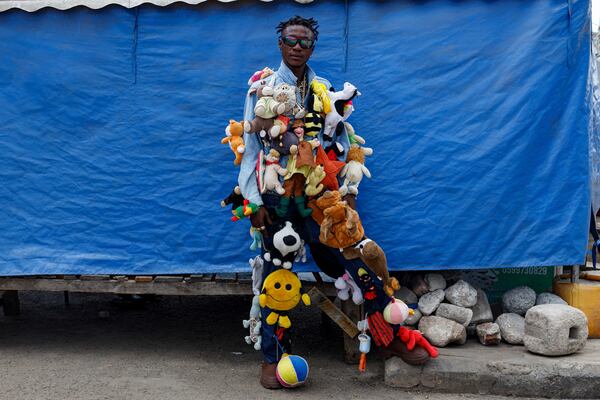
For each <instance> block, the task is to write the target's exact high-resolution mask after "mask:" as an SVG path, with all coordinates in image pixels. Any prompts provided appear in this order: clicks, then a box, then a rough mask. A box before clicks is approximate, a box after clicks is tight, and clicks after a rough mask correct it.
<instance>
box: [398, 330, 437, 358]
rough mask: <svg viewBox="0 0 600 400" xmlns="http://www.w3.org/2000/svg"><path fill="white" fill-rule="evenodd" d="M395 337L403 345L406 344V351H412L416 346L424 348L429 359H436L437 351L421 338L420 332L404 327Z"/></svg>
mask: <svg viewBox="0 0 600 400" xmlns="http://www.w3.org/2000/svg"><path fill="white" fill-rule="evenodd" d="M397 336H398V337H399V338H400V340H402V342H403V343H405V344H406V348H407V349H408V351H412V350H413V349H414V348H415V346H416V345H419V346H420V347H422V348H424V349H425V350H426V351H427V353H429V355H430V356H431V358H436V357H437V356H438V355H439V354H440V353H439V352H438V349H436V348H435V347H433V346H432V345H431V344H430V343H429V342H428V341H427V339H425V338H424V337H423V335H422V334H421V332H419V331H417V330H411V329H408V328H406V327H404V326H401V327H400V329H399V330H398V334H397Z"/></svg>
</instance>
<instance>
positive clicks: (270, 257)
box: [264, 221, 304, 269]
mask: <svg viewBox="0 0 600 400" xmlns="http://www.w3.org/2000/svg"><path fill="white" fill-rule="evenodd" d="M271 229H272V232H271V235H269V236H267V237H265V238H264V246H265V249H266V250H267V251H266V252H265V255H264V258H265V261H270V262H272V263H273V265H275V266H277V267H279V266H281V267H283V268H285V269H290V268H292V263H293V262H294V260H295V258H296V256H297V255H298V253H299V252H300V248H301V247H303V246H304V241H303V240H302V239H300V235H298V232H296V231H295V230H294V228H293V226H292V223H291V222H290V221H280V222H278V223H274V224H273V225H272V226H271Z"/></svg>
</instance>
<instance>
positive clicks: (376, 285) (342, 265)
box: [261, 195, 390, 363]
mask: <svg viewBox="0 0 600 400" xmlns="http://www.w3.org/2000/svg"><path fill="white" fill-rule="evenodd" d="M263 202H264V205H265V207H267V209H268V210H269V213H270V215H271V218H272V219H273V221H275V220H277V219H279V218H278V217H277V215H276V214H275V212H274V209H275V207H277V205H278V204H279V196H272V195H263ZM285 219H286V220H290V221H292V223H294V225H295V228H296V229H297V230H298V233H299V235H300V237H301V238H302V239H303V240H304V241H305V242H306V244H308V246H309V249H310V252H311V255H312V257H313V259H314V260H315V263H316V264H317V266H318V267H319V269H320V270H321V271H322V272H324V273H325V274H327V275H329V276H330V277H332V278H334V279H336V278H339V277H340V276H342V275H343V274H344V272H346V271H347V272H348V273H349V274H350V275H351V276H352V279H354V281H355V282H356V283H357V284H358V286H359V287H361V284H360V282H361V280H360V277H359V276H358V270H359V268H364V269H365V270H366V271H367V272H368V273H369V276H370V277H371V281H372V285H370V287H371V289H370V291H371V292H374V293H375V296H376V297H375V299H373V300H366V301H365V303H364V305H365V311H366V312H368V313H371V312H375V311H381V310H383V308H384V307H385V306H386V305H387V303H389V301H390V298H389V297H388V296H387V295H386V294H385V293H384V291H383V283H382V282H381V280H379V279H378V278H377V276H376V275H375V274H374V273H373V272H372V271H371V270H370V269H369V268H367V267H366V266H365V265H364V263H363V262H362V261H361V260H360V259H355V260H346V259H345V258H344V256H343V255H342V252H341V251H339V250H338V249H334V248H331V247H328V246H326V245H324V244H322V243H321V242H320V241H319V232H320V227H319V225H318V224H317V223H316V222H315V221H314V220H313V219H312V217H308V218H302V217H300V216H299V214H298V213H297V212H296V211H295V209H294V207H293V206H291V207H290V212H289V213H288V216H286V218H285ZM263 251H264V250H263ZM263 256H264V254H263ZM263 258H264V257H263ZM279 268H281V267H277V266H275V265H273V263H272V262H268V261H265V262H264V271H263V281H264V279H265V278H266V277H267V275H269V274H270V273H271V272H273V271H275V270H277V269H279ZM361 289H362V287H361ZM364 294H365V291H364V290H363V295H364ZM270 313H271V310H270V309H269V308H267V307H264V308H261V320H262V345H261V349H262V352H263V356H264V360H265V362H267V363H275V362H277V361H279V359H280V358H281V355H282V349H281V347H283V348H284V349H285V351H286V352H288V351H290V349H288V348H287V344H286V343H287V340H282V341H280V343H279V344H278V343H277V338H276V329H277V324H275V325H268V324H267V322H266V320H267V316H268V315H269V314H270ZM292 324H293V322H292ZM280 345H281V347H280Z"/></svg>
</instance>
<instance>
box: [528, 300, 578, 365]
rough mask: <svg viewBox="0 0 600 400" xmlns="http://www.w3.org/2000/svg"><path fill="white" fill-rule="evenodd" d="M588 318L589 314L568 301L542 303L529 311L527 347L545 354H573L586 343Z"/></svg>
mask: <svg viewBox="0 0 600 400" xmlns="http://www.w3.org/2000/svg"><path fill="white" fill-rule="evenodd" d="M587 337H588V320H587V317H586V316H585V314H584V313H583V312H582V311H581V310H579V309H577V308H575V307H571V306H567V305H564V304H542V305H539V306H535V307H532V308H530V309H529V311H527V314H525V337H524V338H523V343H524V344H525V348H526V349H527V350H528V351H530V352H532V353H536V354H541V355H544V356H564V355H567V354H573V353H575V352H577V351H579V350H581V349H583V347H584V346H585V343H586V341H587Z"/></svg>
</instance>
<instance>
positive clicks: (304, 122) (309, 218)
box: [238, 16, 437, 389]
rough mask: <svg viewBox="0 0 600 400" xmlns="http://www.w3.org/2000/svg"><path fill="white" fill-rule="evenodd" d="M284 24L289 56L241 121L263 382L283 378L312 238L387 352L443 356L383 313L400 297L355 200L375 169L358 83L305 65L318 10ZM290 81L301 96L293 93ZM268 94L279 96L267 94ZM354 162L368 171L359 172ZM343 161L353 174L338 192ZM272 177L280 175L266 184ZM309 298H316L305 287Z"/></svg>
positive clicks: (254, 93)
mask: <svg viewBox="0 0 600 400" xmlns="http://www.w3.org/2000/svg"><path fill="white" fill-rule="evenodd" d="M276 30H277V34H278V43H279V49H280V51H281V57H282V62H281V65H280V66H279V69H278V70H277V71H274V72H273V71H272V70H270V69H263V70H262V71H267V70H268V72H269V73H268V74H267V73H262V72H261V71H259V72H261V73H260V74H258V73H255V74H254V75H252V78H251V79H250V80H249V85H250V89H249V90H248V95H247V97H246V104H245V111H244V120H243V122H242V125H244V127H245V129H244V130H245V134H244V143H245V151H244V154H243V158H242V162H241V168H240V173H239V178H238V183H239V187H240V190H241V193H242V196H243V198H244V199H245V200H246V201H248V202H249V203H251V204H254V205H256V207H257V208H256V209H255V211H254V212H253V214H252V215H250V220H251V223H252V227H253V228H254V229H255V230H256V231H258V232H260V233H261V234H262V235H263V237H264V240H262V247H263V248H262V258H263V261H264V263H263V271H262V276H261V277H260V278H261V282H254V284H255V285H259V286H260V287H262V288H263V289H262V292H261V298H260V306H261V310H260V313H261V324H260V327H261V341H260V349H261V351H262V352H263V356H264V362H263V364H262V366H261V376H260V383H261V384H262V385H263V386H264V387H265V388H268V389H278V388H281V387H282V384H281V379H278V377H280V375H278V374H279V373H278V369H277V363H278V361H280V359H281V357H282V356H283V354H285V353H287V352H289V349H288V348H287V346H288V344H289V343H290V341H289V327H290V326H292V325H293V324H292V323H291V321H290V319H289V318H288V316H287V311H288V310H289V309H290V308H292V307H294V306H295V305H296V304H297V303H298V302H299V299H300V298H301V297H300V292H299V288H300V286H299V281H298V282H296V280H297V279H296V278H294V277H295V275H294V273H293V261H294V259H295V260H298V259H301V258H303V250H304V243H306V244H307V245H308V247H309V248H310V251H311V254H312V257H313V259H314V260H315V262H316V264H317V265H318V266H319V268H320V269H321V270H322V271H323V272H324V273H326V274H327V275H329V276H331V277H332V278H334V279H337V278H342V280H343V281H344V282H343V283H344V284H345V285H344V287H346V286H348V285H349V286H351V287H352V288H354V289H355V290H360V292H361V293H356V294H355V295H353V298H354V299H355V301H364V303H363V304H364V307H365V312H366V314H367V320H368V324H364V325H365V326H367V325H368V328H364V329H363V330H364V331H365V332H366V331H367V330H368V332H369V333H370V335H371V336H372V338H373V342H374V343H375V344H376V345H377V346H380V347H381V348H383V350H384V353H385V354H389V355H390V356H391V355H396V356H399V357H401V358H402V359H403V360H405V361H406V362H410V363H415V364H416V363H423V362H426V361H427V360H428V359H429V358H431V357H436V356H437V350H436V349H435V348H433V347H432V346H429V344H428V343H427V341H426V340H425V339H424V338H422V336H420V334H419V333H418V332H417V331H410V330H408V329H407V328H404V327H400V326H399V325H398V322H397V321H396V320H390V317H389V315H395V314H394V313H390V312H387V313H384V309H385V308H386V306H388V304H393V292H394V290H397V289H398V282H397V281H396V280H395V279H394V278H391V277H390V276H389V274H388V272H387V261H386V258H385V254H384V253H383V250H382V249H381V247H379V246H378V245H377V244H376V243H375V242H374V241H372V240H370V239H368V238H367V237H366V236H365V230H364V229H363V226H362V224H361V221H360V218H359V215H358V213H357V212H356V210H355V208H356V207H355V205H356V196H357V194H358V190H357V188H358V185H359V183H360V179H361V178H362V175H363V173H364V174H365V175H367V176H368V177H370V175H369V173H368V170H367V169H366V167H364V156H363V153H364V154H365V155H370V153H372V150H370V149H368V148H365V151H362V150H361V149H359V148H358V146H359V144H364V139H362V138H360V139H361V141H359V143H358V144H356V142H357V140H356V139H354V140H353V142H354V145H353V147H352V149H351V146H350V138H349V137H348V132H347V126H349V125H347V123H346V122H345V121H346V119H347V118H348V116H350V114H351V113H352V111H353V110H354V106H353V102H354V101H356V100H357V97H358V96H360V92H359V91H358V89H357V88H356V87H355V86H354V85H352V84H350V83H348V82H346V83H345V84H344V85H343V90H342V91H337V92H336V91H335V90H334V89H333V88H332V87H331V84H330V83H329V82H328V81H327V80H325V79H323V78H321V77H319V76H317V75H316V74H315V72H314V71H313V70H312V69H311V68H310V67H309V66H308V65H307V62H308V60H309V58H310V56H311V55H312V53H313V51H314V49H315V45H316V43H317V39H318V24H317V21H315V20H314V19H313V18H309V19H305V18H303V17H300V16H295V17H292V18H290V19H289V20H287V21H283V22H281V23H280V24H279V25H278V26H277V29H276ZM282 85H284V86H285V87H286V88H288V89H289V90H286V91H285V93H284V94H285V96H284V95H283V94H282V95H276V94H277V88H280V87H281V86H282ZM292 88H293V91H294V92H295V95H296V96H295V99H294V98H290V95H289V93H293V92H292V91H291V90H292ZM265 95H272V98H270V97H267V98H266V100H265ZM258 97H260V102H259V101H258ZM282 104H285V107H284V106H283V105H282ZM265 110H269V111H270V113H265V112H264V111H265ZM257 114H260V115H257ZM257 118H258V119H257ZM257 121H260V124H258V123H257ZM259 125H260V126H259ZM273 126H277V129H276V130H277V132H276V133H277V135H269V134H268V133H267V132H262V131H268V130H269V129H271V128H272V127H273ZM352 133H353V134H354V132H353V130H352ZM353 137H354V138H356V135H355V134H354V135H353ZM285 138H290V140H284V139H285ZM291 139H293V140H291ZM367 149H368V150H369V151H367ZM349 152H350V153H352V152H356V153H357V154H358V153H360V154H359V155H360V156H361V157H359V160H358V161H356V160H354V159H353V160H354V161H352V160H351V163H354V164H356V165H354V164H353V165H349V166H348V167H346V168H345V169H344V166H345V165H346V163H345V162H346V159H345V157H346V156H347V155H348V153H349ZM275 153H277V154H278V155H280V156H281V157H280V158H279V159H277V160H276V161H274V160H273V159H272V155H273V154H275ZM354 167H356V168H354ZM269 168H270V169H272V170H276V169H281V170H282V171H283V170H286V171H287V174H283V173H279V174H278V173H272V174H271V175H268V176H265V171H266V170H270V169H269ZM352 168H354V169H356V170H357V171H358V170H360V172H361V173H360V174H354V173H353V172H352V171H354V170H352ZM342 171H343V172H344V176H345V177H346V181H345V182H344V183H345V184H344V185H343V187H342V188H341V189H342V193H340V192H339V191H338V189H340V184H339V183H340V181H341V178H340V176H339V175H340V172H342ZM269 179H270V180H271V181H272V180H273V179H275V180H280V183H277V182H271V184H269V185H265V184H264V182H265V181H269ZM269 182H270V181H269ZM307 187H308V190H307ZM280 275H281V276H280ZM282 276H284V277H286V279H282ZM349 280H351V281H352V282H350V281H349ZM275 294H276V296H275ZM302 300H303V301H304V303H305V304H308V299H307V298H306V296H304V297H302ZM386 316H388V317H386ZM386 318H387V319H386ZM401 328H402V329H401ZM408 354H412V356H407V355H408ZM284 384H285V382H284Z"/></svg>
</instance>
